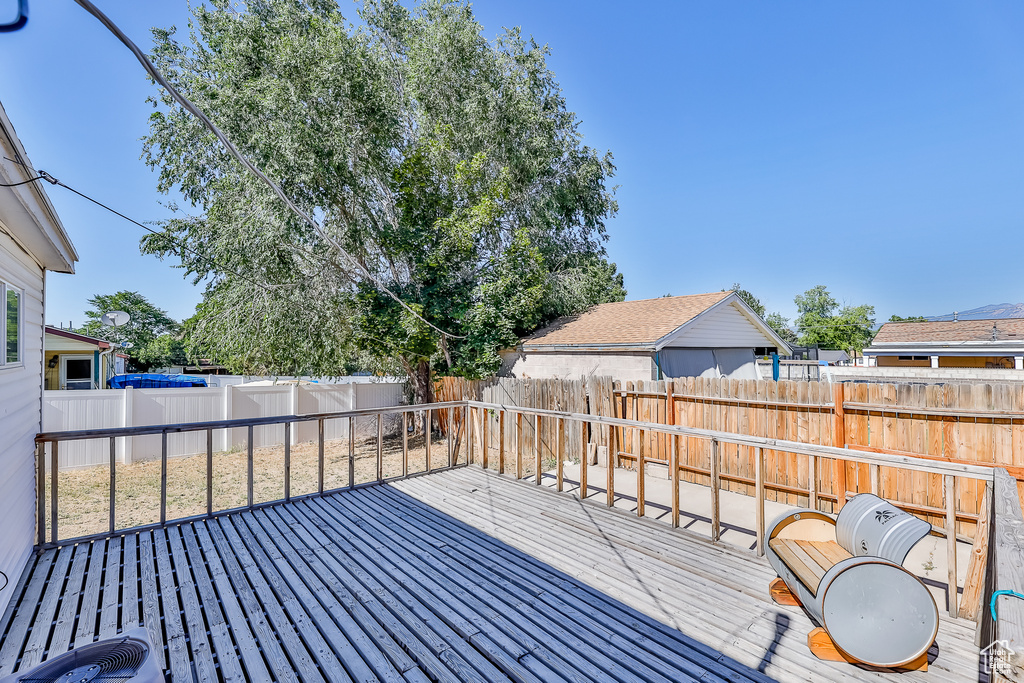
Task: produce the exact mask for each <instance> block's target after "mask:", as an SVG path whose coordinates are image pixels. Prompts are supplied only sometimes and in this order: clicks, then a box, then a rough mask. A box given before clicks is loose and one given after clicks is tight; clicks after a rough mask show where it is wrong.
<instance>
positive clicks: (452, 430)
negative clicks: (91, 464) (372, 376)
mask: <svg viewBox="0 0 1024 683" xmlns="http://www.w3.org/2000/svg"><path fill="white" fill-rule="evenodd" d="M421 411H422V412H423V413H424V414H425V418H426V423H427V424H431V422H432V418H431V415H432V414H433V415H438V414H443V415H444V416H445V421H446V429H447V431H448V434H449V438H448V440H447V441H448V449H447V452H448V458H447V461H446V462H442V463H439V464H438V463H435V462H433V461H432V460H431V444H430V438H431V436H430V435H431V430H427V431H426V436H425V442H426V443H425V446H426V448H425V455H426V468H425V470H424V471H423V472H418V473H410V472H409V468H408V454H409V444H408V438H407V437H408V429H407V428H406V427H407V425H408V416H409V415H410V414H411V413H415V412H421ZM485 411H486V412H491V413H493V415H492V416H491V417H490V418H489V419H486V420H482V419H481V417H482V415H483V414H484V412H485ZM388 414H399V415H401V416H402V425H403V428H402V434H403V438H402V459H403V461H402V468H401V474H400V475H398V476H394V477H390V478H388V477H385V476H384V475H383V469H382V462H383V451H382V443H383V431H382V419H383V417H384V416H385V415H388ZM374 417H375V418H376V425H377V434H376V477H374V478H371V480H370V481H367V482H365V483H363V484H357V483H356V481H355V476H354V470H353V468H354V461H355V448H354V433H355V430H354V429H353V421H354V420H355V419H358V418H374ZM335 419H348V420H349V430H348V439H349V450H348V463H347V465H348V480H347V483H348V486H347V487H342V488H351V487H358V486H365V485H369V484H377V483H380V482H385V481H391V480H394V479H401V478H405V477H410V476H418V475H419V474H427V473H430V472H436V471H439V470H442V469H449V468H452V467H458V466H460V465H463V464H470V463H477V464H480V465H482V466H483V467H485V468H486V467H489V465H490V463H489V459H490V457H491V450H492V449H491V448H490V447H489V446H488V447H486V448H480V447H479V445H478V442H479V444H490V443H491V439H490V437H489V434H488V431H489V429H491V424H492V422H493V423H495V424H496V425H497V429H498V430H500V431H501V432H504V431H505V430H506V429H515V430H518V432H520V433H521V432H522V430H523V428H524V425H527V426H529V427H530V428H532V429H533V430H534V433H535V434H541V433H547V434H551V433H553V434H554V435H555V438H554V441H555V443H554V446H553V448H551V449H550V450H551V451H553V453H554V455H555V458H554V460H555V463H554V469H555V478H556V482H555V486H556V488H557V489H558V490H559V491H561V490H563V488H564V465H565V462H566V460H567V459H568V458H572V459H573V460H576V459H578V460H579V463H580V474H579V482H578V484H579V495H580V497H581V498H583V499H586V498H588V495H589V490H588V487H590V486H591V484H590V482H589V481H588V478H589V473H588V468H589V467H590V462H591V459H592V457H593V455H594V453H595V450H596V448H597V446H596V443H597V442H598V441H603V442H605V443H608V444H609V445H608V446H607V447H606V448H607V453H608V455H607V461H606V464H607V465H608V466H607V467H605V468H604V469H605V471H604V481H603V482H602V484H603V488H604V493H605V496H604V502H605V504H607V505H608V506H613V505H615V501H616V486H615V484H616V482H615V477H616V471H617V470H618V469H619V465H620V464H622V463H625V462H629V463H630V464H633V465H634V466H635V468H636V470H637V472H645V456H644V452H643V451H639V452H638V453H636V454H635V455H631V454H628V453H624V452H623V451H622V450H621V449H620V448H619V445H618V444H617V443H616V440H617V439H621V436H619V435H620V434H621V433H623V430H624V429H631V430H634V431H636V430H639V431H642V432H645V433H648V434H657V435H661V437H662V438H665V439H667V440H668V443H669V450H670V453H669V478H670V480H671V483H672V486H671V491H672V493H671V508H670V509H671V518H670V523H671V525H672V526H673V527H678V526H679V518H680V501H679V491H680V473H681V472H694V471H699V472H702V473H706V474H707V475H708V477H709V484H710V486H709V489H710V490H709V493H710V497H711V520H710V521H711V540H712V541H718V540H719V539H720V537H721V534H722V529H723V523H722V519H721V501H720V492H721V490H722V488H723V487H722V482H723V480H724V479H725V476H723V472H722V469H723V464H724V463H725V461H726V460H727V459H728V458H730V457H739V452H740V448H745V449H751V450H752V451H753V453H754V456H755V457H754V462H755V465H756V466H755V473H754V477H753V480H752V481H751V482H745V483H750V484H751V485H752V486H753V497H754V498H755V506H754V510H755V513H754V516H755V519H754V520H753V531H754V534H755V536H756V550H757V552H758V554H763V553H764V548H763V541H764V530H765V524H766V519H765V491H766V490H768V489H769V488H770V486H771V485H770V484H768V483H766V464H765V458H764V452H765V451H774V452H776V453H785V454H788V455H792V456H797V457H803V458H805V459H806V466H807V468H808V470H809V472H810V473H811V476H810V477H809V482H810V486H809V488H806V489H804V488H799V487H789V489H791V491H790V492H791V493H795V494H799V495H801V496H806V497H807V503H808V505H809V506H810V507H813V508H815V509H819V505H820V504H821V502H822V501H823V500H825V499H826V497H827V495H826V494H824V493H823V492H820V491H818V490H817V489H816V485H815V484H816V482H817V481H818V478H817V477H816V476H815V474H814V473H815V472H820V471H824V469H825V466H826V465H831V463H832V462H833V461H847V462H853V463H860V464H863V465H866V466H867V467H869V468H870V470H871V475H872V476H871V490H872V491H874V492H876V493H877V492H878V481H879V474H878V473H879V469H880V468H882V467H885V468H894V469H898V470H907V471H911V472H924V473H928V474H932V475H938V476H941V478H942V482H943V487H942V490H943V494H944V495H943V503H944V505H943V508H942V509H941V510H932V509H929V510H928V512H929V513H930V514H933V515H934V514H935V513H936V512H942V513H943V516H944V519H945V525H942V526H936V527H935V529H934V531H935V532H936V533H938V534H940V535H943V536H945V538H946V547H947V564H948V567H949V577H948V587H949V588H948V590H947V592H946V593H947V596H948V600H947V608H948V610H949V613H950V614H951V615H952V616H958V615H959V616H968V617H970V618H975V617H976V616H977V612H978V606H979V605H985V606H986V607H987V603H985V602H984V600H983V597H984V596H988V595H990V594H991V590H986V589H985V586H984V584H985V579H986V578H990V577H991V576H992V575H993V574H992V572H991V571H989V572H986V569H985V563H986V560H987V559H988V553H987V552H981V553H979V552H974V553H972V554H971V564H970V567H969V568H968V582H967V583H968V585H967V586H965V587H964V602H963V605H962V607H961V608H960V609H958V604H957V603H958V595H957V590H958V589H957V575H956V566H957V562H956V555H957V551H956V542H957V536H956V521H957V519H965V518H967V519H971V518H972V517H971V515H965V513H963V512H962V511H960V510H958V508H957V500H958V496H957V489H958V486H960V484H961V482H964V481H976V482H980V483H981V485H982V486H984V487H985V488H986V489H987V491H988V494H987V496H988V497H987V500H989V501H992V500H998V497H997V496H996V494H995V493H994V492H993V490H992V487H993V480H994V476H995V475H994V470H993V468H991V467H985V466H980V465H971V464H966V463H962V462H948V461H941V460H938V461H937V460H930V459H923V458H918V457H915V456H913V455H899V454H891V453H873V452H864V451H854V450H851V449H844V448H833V447H829V446H820V445H814V444H806V443H799V442H796V441H787V440H781V439H771V438H764V437H757V436H749V435H745V434H740V433H736V432H728V431H716V430H707V429H696V428H692V427H684V426H678V425H665V424H660V423H653V422H641V421H636V420H627V419H621V418H615V417H606V416H601V415H591V414H584V413H574V412H565V411H556V410H545V409H537V408H527V407H521V406H509V405H502V404H497V403H485V402H481V401H448V402H444V403H434V404H426V405H413V406H395V407H389V408H377V409H368V410H357V411H347V412H337V413H324V414H317V415H300V416H296V415H286V416H277V417H264V418H253V419H243V420H224V421H218V422H196V423H187V424H175V425H153V426H147V427H130V428H112V429H99V430H85V431H76V432H50V433H42V434H39V435H38V436H37V437H36V442H37V458H38V475H39V476H38V487H39V488H38V501H39V507H38V517H39V519H38V523H39V535H38V543H39V545H40V546H44V545H47V539H46V535H45V534H46V530H47V524H46V522H47V519H46V517H47V515H46V512H47V510H46V498H47V496H46V487H45V484H46V475H47V474H49V475H50V482H51V483H50V492H49V493H50V495H49V504H50V510H49V512H50V527H49V531H50V539H49V545H60V544H66V543H72V542H79V541H81V540H84V539H86V538H91V537H93V536H102V535H107V534H110V533H114V532H116V531H118V527H117V524H116V519H117V508H116V506H117V496H116V491H117V481H118V480H117V477H118V470H117V462H116V458H115V448H114V444H115V440H116V439H118V438H123V437H134V436H142V435H159V436H160V437H161V457H160V467H161V477H160V522H159V523H153V524H147V525H143V526H135V527H131V528H133V529H140V528H151V527H158V526H162V525H164V524H167V523H170V522H180V521H184V520H188V519H193V518H196V517H208V516H216V515H221V514H227V513H231V512H237V511H239V510H245V509H252V508H256V507H260V506H263V505H268V504H273V503H278V502H282V501H288V500H297V499H299V498H304V497H308V496H316V495H322V494H324V493H328V492H330V491H335V490H338V489H337V488H333V489H332V488H325V484H324V472H325V466H326V465H325V457H324V422H325V421H326V420H335ZM308 421H316V422H318V423H319V430H318V431H319V440H318V460H317V468H318V482H317V484H318V485H317V490H316V492H315V493H308V494H303V495H301V496H292V491H291V486H290V483H291V482H290V477H291V468H290V460H289V455H290V439H289V438H288V434H289V432H290V430H291V429H292V425H294V424H296V423H299V422H308ZM276 424H280V425H283V426H284V429H285V439H284V470H283V478H284V496H283V497H282V498H279V499H276V500H271V501H264V502H259V503H257V502H256V501H255V499H254V493H253V481H254V476H255V475H254V454H253V438H252V436H253V429H255V428H256V427H260V426H266V425H276ZM551 424H554V425H555V428H554V430H551V429H550V425H551ZM573 424H575V425H576V426H574V427H573V429H574V430H575V431H578V432H579V433H580V434H581V435H582V438H580V439H579V440H578V441H576V442H575V443H574V445H573V450H575V451H578V452H574V453H570V452H569V449H568V448H567V444H568V440H567V439H566V438H565V437H566V431H567V429H566V427H567V426H568V425H573ZM542 426H543V427H547V428H548V429H545V430H542ZM238 428H243V429H247V430H248V433H249V439H248V442H247V443H248V446H247V453H246V456H247V460H246V464H247V472H246V483H247V492H246V493H247V504H246V505H245V506H242V507H233V508H229V509H222V510H214V506H213V461H214V456H213V445H212V444H213V438H212V435H213V431H214V430H218V429H238ZM195 431H205V432H206V434H207V438H206V446H207V448H206V475H205V483H206V511H205V514H204V515H197V516H193V517H179V518H176V519H169V518H168V515H167V496H168V494H167V486H168V484H167V470H168V458H167V437H168V435H170V434H176V433H181V432H195ZM599 432H600V433H601V436H600V439H598V438H597V437H598V434H599ZM464 437H465V438H464ZM503 437H504V434H501V435H499V438H498V439H497V442H498V448H497V450H498V453H497V463H496V465H497V468H496V469H497V470H498V472H499V473H501V474H505V473H506V470H508V473H509V474H513V475H514V476H515V477H516V478H517V479H523V478H524V476H530V477H531V478H532V479H533V481H534V482H535V483H536V484H538V485H539V484H540V483H541V481H542V477H543V476H544V474H545V469H546V467H545V465H546V463H545V462H544V461H543V458H542V451H541V448H540V446H539V444H540V440H539V439H535V440H533V441H532V443H533V444H534V446H533V452H532V453H529V454H527V453H524V452H522V451H523V449H522V448H521V446H522V444H523V442H522V441H520V440H518V439H517V440H514V441H512V443H514V444H516V445H517V448H516V449H515V452H513V453H508V452H506V443H507V440H506V439H505V438H503ZM83 439H108V440H109V442H110V444H111V449H110V453H111V459H110V483H109V495H110V501H109V511H108V531H107V532H106V533H104V534H94V535H92V536H79V537H77V538H72V539H61V538H60V536H59V533H58V524H57V520H58V518H59V514H60V498H59V495H58V478H57V471H58V467H57V465H58V449H59V444H60V443H62V442H66V441H73V440H83ZM687 439H697V440H699V441H703V442H707V443H708V444H709V445H710V447H709V450H710V452H711V454H712V457H711V459H710V463H709V467H708V468H707V469H706V470H702V469H701V468H697V467H694V466H693V465H692V464H687V463H684V462H681V453H680V444H681V443H685V440H687ZM547 446H548V447H549V448H550V446H551V445H550V444H547ZM723 446H729V447H730V448H723ZM733 447H736V448H733ZM463 448H464V449H465V460H464V461H462V462H460V456H459V454H460V453H461V452H462V450H463ZM602 448H605V447H602ZM47 456H49V464H50V467H49V468H47ZM511 457H514V458H515V462H514V467H513V468H510V467H509V465H511V464H512V463H510V462H507V461H508V460H509V459H510V458H511ZM528 457H529V458H530V460H532V462H529V466H530V467H531V469H532V470H533V471H532V473H530V474H529V475H527V473H526V471H525V470H526V465H527V462H528V460H527V458H528ZM48 469H49V472H48V471H47V470H48ZM620 471H621V470H620ZM996 471H998V470H996ZM1003 474H1004V475H1005V473H1003ZM645 479H646V477H645V476H639V477H637V496H636V512H637V515H638V516H641V517H642V516H644V514H645V512H646V511H645V506H646V504H647V496H646V492H645ZM594 488H600V486H595V487H594ZM1011 488H1012V487H1011V486H1009V485H1008V486H1007V487H1006V490H1007V491H1010V489H1011ZM1009 495H1010V494H1006V496H1009ZM1004 497H1005V496H1004ZM844 498H845V493H844V494H843V495H842V496H841V497H840V495H838V494H837V495H834V496H833V497H832V499H833V500H835V501H836V502H837V503H840V502H841V500H842V499H844ZM897 504H898V505H900V506H901V507H906V506H905V505H904V504H902V503H899V502H898V503H897ZM908 509H909V508H908ZM1000 510H1001V508H1000V507H999V505H998V504H997V505H996V507H995V508H994V514H993V515H992V520H991V521H989V515H986V514H984V513H985V510H983V511H982V514H981V515H974V516H973V519H974V520H975V521H977V522H978V523H979V529H985V530H986V531H988V530H992V529H995V530H996V531H995V532H993V533H996V534H998V533H999V532H998V529H999V528H1000V527H999V525H998V523H996V522H998V520H999V518H1000V515H1001V513H1000ZM911 511H912V512H913V511H914V510H911ZM1017 511H1018V516H1019V506H1018V508H1017ZM993 523H995V525H994V526H992V525H993ZM1021 527H1022V529H1024V522H1022V523H1021ZM1021 535H1022V537H1024V531H1022V532H1021ZM979 536H982V534H979ZM976 547H977V541H976ZM1021 547H1024V543H1022V546H1021ZM997 561H998V560H997ZM988 566H989V567H993V566H994V565H992V564H991V562H989V564H988Z"/></svg>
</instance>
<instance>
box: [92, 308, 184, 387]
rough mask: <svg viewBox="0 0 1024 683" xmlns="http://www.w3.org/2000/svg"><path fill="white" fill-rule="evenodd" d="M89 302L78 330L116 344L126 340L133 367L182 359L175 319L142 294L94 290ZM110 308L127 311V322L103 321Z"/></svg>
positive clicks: (150, 365) (127, 351) (144, 368)
mask: <svg viewBox="0 0 1024 683" xmlns="http://www.w3.org/2000/svg"><path fill="white" fill-rule="evenodd" d="M88 303H89V306H90V308H89V310H87V311H86V312H85V318H86V323H85V324H84V325H83V326H82V327H81V328H80V329H79V330H78V331H79V332H81V333H82V334H87V335H89V336H91V337H98V338H100V339H105V340H107V341H111V342H114V343H116V344H121V343H122V342H128V343H129V344H130V348H128V349H127V350H126V353H127V354H128V362H129V364H130V366H131V367H132V369H134V370H148V369H150V368H152V367H158V366H163V365H174V364H179V363H184V362H185V356H186V354H185V349H184V345H183V344H182V342H181V340H180V337H181V335H180V326H179V324H178V322H177V321H176V320H174V318H172V317H171V316H169V315H168V314H167V311H165V310H163V309H161V308H158V307H157V306H155V305H153V304H152V303H150V301H149V300H148V299H146V297H144V296H143V295H142V294H139V293H138V292H129V291H120V292H116V293H114V294H97V295H96V296H94V297H92V298H91V299H89V301H88ZM110 311H124V312H125V313H127V314H128V315H129V320H128V322H127V323H125V324H124V325H118V326H116V327H113V326H110V325H104V324H103V322H102V321H101V320H100V318H101V316H102V315H103V314H104V313H108V312H110Z"/></svg>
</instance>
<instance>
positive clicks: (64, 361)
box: [58, 353, 96, 389]
mask: <svg viewBox="0 0 1024 683" xmlns="http://www.w3.org/2000/svg"><path fill="white" fill-rule="evenodd" d="M69 360H87V361H89V376H88V378H83V379H76V380H73V381H75V382H84V381H86V379H88V381H89V382H90V386H89V388H90V389H95V388H96V379H95V377H96V358H95V357H94V356H93V355H92V354H91V353H90V354H86V353H62V354H60V375H59V379H58V384H59V385H60V388H61V389H67V388H68V361H69Z"/></svg>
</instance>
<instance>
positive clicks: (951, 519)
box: [944, 474, 959, 619]
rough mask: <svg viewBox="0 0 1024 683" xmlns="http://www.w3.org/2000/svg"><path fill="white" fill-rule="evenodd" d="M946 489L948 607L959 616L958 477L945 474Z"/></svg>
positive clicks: (953, 615)
mask: <svg viewBox="0 0 1024 683" xmlns="http://www.w3.org/2000/svg"><path fill="white" fill-rule="evenodd" d="M944 479H945V484H946V486H945V489H946V492H945V493H946V495H945V498H946V564H947V567H948V574H947V575H948V578H947V582H948V583H947V586H946V607H947V608H948V609H949V616H950V617H952V618H953V619H956V618H957V615H958V614H959V610H958V609H957V605H956V601H957V597H958V596H957V585H956V477H954V476H953V475H952V474H947V475H945V476H944Z"/></svg>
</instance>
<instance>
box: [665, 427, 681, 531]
mask: <svg viewBox="0 0 1024 683" xmlns="http://www.w3.org/2000/svg"><path fill="white" fill-rule="evenodd" d="M668 463H669V464H668V466H669V468H670V469H671V471H670V472H669V481H671V482H672V528H674V529H677V528H679V440H678V439H677V438H676V436H675V435H674V434H673V435H672V441H671V443H670V445H669V455H668Z"/></svg>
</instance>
